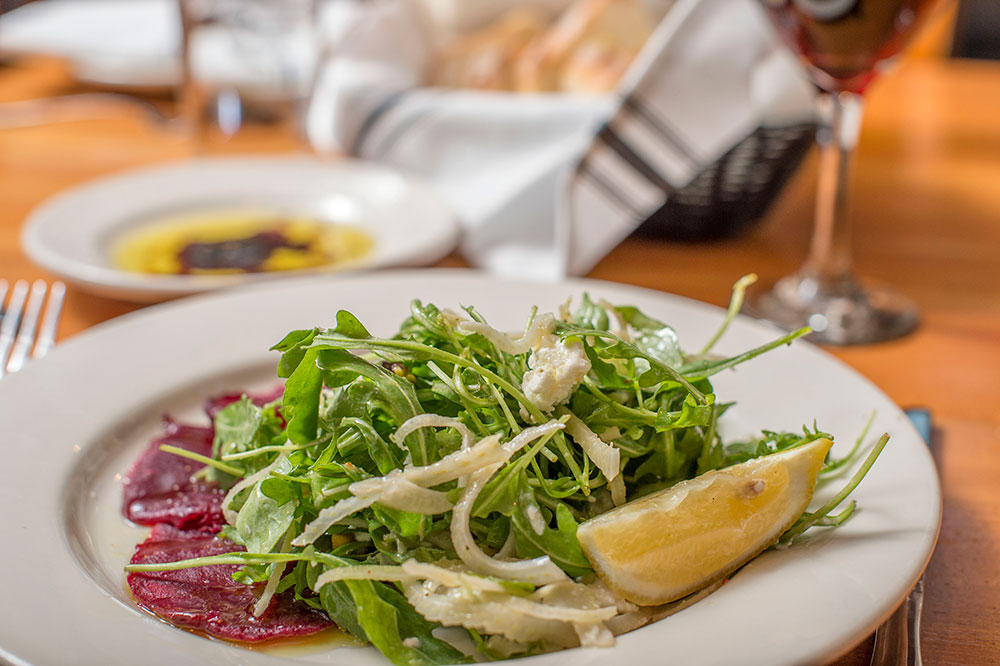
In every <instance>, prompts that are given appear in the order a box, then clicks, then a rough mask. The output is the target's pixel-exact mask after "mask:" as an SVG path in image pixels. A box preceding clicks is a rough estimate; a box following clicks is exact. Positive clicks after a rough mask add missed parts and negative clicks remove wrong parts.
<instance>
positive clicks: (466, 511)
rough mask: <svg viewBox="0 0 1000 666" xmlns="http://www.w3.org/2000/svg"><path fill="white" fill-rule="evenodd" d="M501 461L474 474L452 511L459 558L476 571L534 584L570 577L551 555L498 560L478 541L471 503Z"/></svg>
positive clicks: (452, 531) (452, 534)
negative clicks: (479, 544)
mask: <svg viewBox="0 0 1000 666" xmlns="http://www.w3.org/2000/svg"><path fill="white" fill-rule="evenodd" d="M497 468H499V465H493V466H491V467H487V468H485V469H481V470H479V471H478V472H476V473H475V474H473V475H472V476H471V478H470V479H469V485H468V486H466V488H465V492H464V493H462V498H461V499H460V500H459V501H458V503H457V504H456V505H455V508H454V510H453V511H452V514H451V542H452V545H453V546H454V547H455V552H456V553H458V557H459V559H461V560H462V561H463V562H465V564H466V566H468V567H469V568H470V569H472V570H473V571H475V572H477V573H481V574H484V575H487V576H496V577H497V578H504V579H507V580H517V581H524V582H526V583H532V584H533V585H545V584H546V583H554V582H557V581H564V580H567V579H568V576H567V575H566V573H565V572H564V571H563V570H562V569H560V568H559V567H558V566H556V564H555V563H554V562H553V561H552V560H551V559H549V556H548V555H543V556H542V557H536V558H534V559H531V560H514V561H510V562H504V561H500V560H495V559H493V558H492V557H490V556H489V555H487V554H486V553H484V552H483V551H482V550H480V549H479V546H477V545H476V541H475V539H473V538H472V532H471V531H470V529H469V517H470V516H471V514H472V505H473V504H474V503H475V501H476V497H478V496H479V493H480V491H481V490H482V489H483V486H485V485H486V482H487V481H489V479H490V477H491V476H493V472H495V471H496V470H497Z"/></svg>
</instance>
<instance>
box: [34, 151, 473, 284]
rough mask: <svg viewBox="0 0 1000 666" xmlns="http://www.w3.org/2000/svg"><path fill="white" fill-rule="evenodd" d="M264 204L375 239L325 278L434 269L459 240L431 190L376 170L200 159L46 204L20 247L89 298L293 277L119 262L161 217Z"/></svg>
mask: <svg viewBox="0 0 1000 666" xmlns="http://www.w3.org/2000/svg"><path fill="white" fill-rule="evenodd" d="M255 206H259V207H267V208H274V209H278V210H282V211H286V212H287V213H289V214H306V215H309V216H314V217H316V218H318V219H320V220H329V221H330V222H334V223H343V224H349V225H353V226H356V227H359V228H361V229H362V230H364V231H366V232H367V233H369V234H370V235H371V236H372V238H373V240H374V248H373V249H372V251H371V252H370V253H369V254H367V255H366V256H364V257H362V258H361V259H359V260H356V261H352V262H346V263H343V264H338V265H335V266H333V267H331V268H329V269H322V270H334V271H340V272H343V271H348V270H359V269H374V268H386V267H390V266H420V265H424V264H430V263H433V262H434V261H436V260H438V259H440V258H441V257H443V256H445V255H446V254H448V252H450V251H451V250H452V249H453V248H454V247H455V244H456V243H457V241H458V234H459V228H458V223H457V221H456V220H455V218H454V216H453V215H452V213H451V211H450V209H449V208H448V206H447V204H445V203H444V201H443V200H442V199H441V198H440V196H438V194H437V193H436V192H435V191H434V190H432V189H431V188H430V187H429V186H427V185H425V184H423V183H422V182H420V181H418V180H415V179H412V178H409V177H406V176H403V175H402V174H400V173H398V172H396V171H393V170H391V169H388V168H385V167H381V166H378V165H375V164H371V163H367V162H360V161H354V160H343V161H337V162H321V161H318V160H314V159H311V158H306V157H238V158H237V157H223V158H201V159H193V160H184V161H180V162H171V163H167V164H164V165H158V166H153V167H148V168H143V169H137V170H133V171H128V172H125V173H121V174H117V175H113V176H110V177H108V178H103V179H101V180H97V181H94V182H91V183H87V184H85V185H82V186H80V187H77V188H74V189H71V190H69V191H67V192H64V193H62V194H59V195H57V196H56V197H53V198H52V199H50V200H49V201H47V202H46V203H44V204H42V205H41V206H40V207H39V208H38V209H36V210H35V211H33V212H32V213H31V215H30V216H29V217H28V220H27V221H26V223H25V226H24V229H23V233H22V238H21V240H22V244H23V245H24V249H25V252H26V253H27V254H28V256H29V257H31V259H32V260H34V261H35V262H36V263H38V264H40V265H41V266H44V267H45V268H47V269H48V270H50V271H52V272H53V273H56V274H58V275H61V276H63V277H65V278H66V279H67V280H70V281H72V282H74V283H76V284H77V285H79V286H80V287H82V288H85V289H87V290H88V291H92V292H95V293H98V294H101V295H104V296H110V297H112V298H121V299H125V300H131V301H140V302H152V301H158V300H164V299H167V298H172V297H176V296H183V295H187V294H192V293H197V292H202V291H210V290H214V289H221V288H226V287H233V286H237V285H242V284H246V283H248V282H253V281H258V280H272V279H276V278H284V277H289V276H290V275H292V274H293V273H292V272H291V271H287V272H274V273H252V274H249V273H243V274H233V275H212V276H207V275H153V274H144V273H133V272H128V271H124V270H121V269H119V268H117V267H115V266H114V265H113V263H112V261H111V257H110V248H111V245H112V244H113V242H114V241H115V240H116V238H118V237H121V236H122V235H123V234H126V233H127V232H129V231H131V230H135V229H139V228H141V227H142V226H143V225H145V224H148V223H151V222H153V221H155V220H156V219H157V218H163V217H164V216H170V215H172V214H184V213H190V212H198V211H199V210H202V211H204V210H218V209H226V208H235V207H255Z"/></svg>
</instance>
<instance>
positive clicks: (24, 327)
mask: <svg viewBox="0 0 1000 666" xmlns="http://www.w3.org/2000/svg"><path fill="white" fill-rule="evenodd" d="M48 289H49V285H48V284H46V283H45V280H35V281H34V282H33V283H32V285H31V293H30V294H29V296H28V306H27V307H26V308H25V309H24V314H23V315H22V317H21V327H20V328H19V329H18V331H17V338H16V339H15V340H14V346H13V348H12V349H11V352H10V358H9V359H8V360H7V372H8V373H13V372H17V371H18V370H20V369H21V368H22V367H24V362H25V361H26V360H27V358H28V352H29V351H31V345H32V344H34V342H35V331H36V330H37V329H38V317H39V315H41V313H42V304H43V303H45V292H46V291H48Z"/></svg>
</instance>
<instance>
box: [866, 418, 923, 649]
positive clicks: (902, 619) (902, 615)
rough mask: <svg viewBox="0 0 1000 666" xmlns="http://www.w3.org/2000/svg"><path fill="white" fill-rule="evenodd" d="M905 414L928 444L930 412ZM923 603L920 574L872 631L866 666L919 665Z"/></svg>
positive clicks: (921, 577)
mask: <svg viewBox="0 0 1000 666" xmlns="http://www.w3.org/2000/svg"><path fill="white" fill-rule="evenodd" d="M906 415H907V416H908V417H909V418H910V421H912V422H913V425H914V427H915V428H916V429H917V431H918V432H919V433H920V435H921V437H923V438H924V443H925V444H927V446H931V444H932V443H933V430H934V429H933V427H932V424H931V414H930V412H929V411H928V410H926V409H923V408H912V409H907V410H906ZM923 605H924V577H923V576H920V580H918V581H917V584H916V586H914V588H913V589H912V590H911V591H910V593H909V594H908V595H907V596H906V599H904V600H903V603H902V604H900V605H899V608H897V609H896V610H895V612H893V614H892V615H891V616H890V617H889V619H888V620H886V621H885V623H884V624H882V625H881V626H880V627H879V628H878V629H877V630H876V631H875V647H874V648H873V649H872V659H871V662H870V664H869V666H922V664H923V663H924V662H923V658H922V657H921V654H920V615H921V612H922V610H923Z"/></svg>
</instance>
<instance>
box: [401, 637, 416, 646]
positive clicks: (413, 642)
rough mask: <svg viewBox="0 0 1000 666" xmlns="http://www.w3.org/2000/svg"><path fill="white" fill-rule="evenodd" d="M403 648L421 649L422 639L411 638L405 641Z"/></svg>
mask: <svg viewBox="0 0 1000 666" xmlns="http://www.w3.org/2000/svg"><path fill="white" fill-rule="evenodd" d="M403 647H408V648H418V647H420V639H419V638H417V637H416V636H409V637H407V638H404V639H403Z"/></svg>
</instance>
